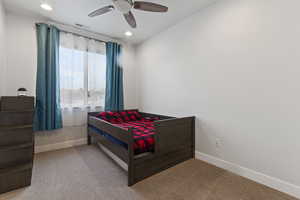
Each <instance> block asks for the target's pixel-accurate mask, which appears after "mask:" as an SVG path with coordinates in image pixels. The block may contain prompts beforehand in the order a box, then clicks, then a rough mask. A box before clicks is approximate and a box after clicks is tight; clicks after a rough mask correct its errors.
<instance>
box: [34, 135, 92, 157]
mask: <svg viewBox="0 0 300 200" xmlns="http://www.w3.org/2000/svg"><path fill="white" fill-rule="evenodd" d="M85 144H87V139H86V138H81V139H77V140H69V141H65V142H60V143H55V144H47V145H41V146H35V150H34V152H35V153H42V152H47V151H55V150H59V149H66V148H70V147H75V146H81V145H85Z"/></svg>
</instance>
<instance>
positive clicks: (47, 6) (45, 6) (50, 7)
mask: <svg viewBox="0 0 300 200" xmlns="http://www.w3.org/2000/svg"><path fill="white" fill-rule="evenodd" d="M41 8H43V9H44V10H47V11H52V10H53V8H52V6H51V5H50V4H48V3H46V2H44V3H42V4H41Z"/></svg>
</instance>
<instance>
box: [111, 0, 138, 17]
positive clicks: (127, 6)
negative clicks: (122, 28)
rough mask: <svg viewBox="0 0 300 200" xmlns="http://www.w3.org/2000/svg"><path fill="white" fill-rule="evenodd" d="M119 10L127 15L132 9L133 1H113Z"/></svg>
mask: <svg viewBox="0 0 300 200" xmlns="http://www.w3.org/2000/svg"><path fill="white" fill-rule="evenodd" d="M112 1H113V3H114V5H115V7H116V8H117V10H119V11H120V12H121V13H123V14H126V13H128V12H129V11H130V10H131V9H132V7H133V2H132V0H112Z"/></svg>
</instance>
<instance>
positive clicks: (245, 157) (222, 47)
mask: <svg viewBox="0 0 300 200" xmlns="http://www.w3.org/2000/svg"><path fill="white" fill-rule="evenodd" d="M299 8H300V1H298V0H287V1H282V0H268V1H261V0H224V1H219V2H218V3H216V4H214V5H212V6H210V7H208V8H205V9H203V10H201V11H200V12H199V13H197V14H195V15H193V16H191V17H189V18H187V19H185V20H184V21H182V22H180V23H178V24H177V25H175V26H173V27H171V28H169V29H168V30H166V31H164V32H162V33H160V34H159V35H156V36H154V37H153V38H152V39H150V40H148V41H146V42H145V43H143V44H141V45H140V46H139V47H138V48H137V57H138V61H139V62H138V65H137V66H138V68H139V73H138V76H139V82H138V85H139V90H138V91H139V103H140V108H141V109H142V110H143V111H148V112H154V113H162V114H169V115H175V116H188V115H195V116H197V124H196V126H197V127H196V140H197V141H196V143H197V144H196V149H197V151H199V152H202V153H205V154H209V155H211V156H214V157H217V158H221V159H223V160H225V161H229V162H232V163H235V164H237V165H240V166H243V167H246V168H249V169H252V170H255V171H257V172H260V173H263V174H265V175H269V176H271V177H275V178H278V179H281V180H283V181H287V182H289V183H291V184H294V185H298V186H300V173H299V169H300V156H299V152H300V143H299V141H300V134H299V133H300V123H299V116H300V106H299V105H300V104H299V103H300V90H299V89H300V79H299V74H300V67H299V66H300V26H299V19H300V12H299ZM218 140H219V141H220V142H219V143H220V147H219V148H217V147H216V141H218ZM299 191H300V188H299V187H298V192H299ZM298 194H299V196H300V193H298Z"/></svg>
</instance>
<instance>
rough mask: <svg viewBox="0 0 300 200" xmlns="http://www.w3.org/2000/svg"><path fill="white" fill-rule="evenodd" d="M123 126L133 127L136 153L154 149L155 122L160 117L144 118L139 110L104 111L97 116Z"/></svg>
mask: <svg viewBox="0 0 300 200" xmlns="http://www.w3.org/2000/svg"><path fill="white" fill-rule="evenodd" d="M97 117H99V118H101V119H103V120H105V121H108V122H110V123H113V124H115V125H117V126H119V127H122V128H131V127H132V131H133V135H134V136H133V137H134V152H135V154H139V153H144V152H152V151H154V144H155V140H154V137H153V136H154V134H155V129H154V124H153V122H154V121H155V120H159V118H143V117H142V115H141V114H140V113H139V112H137V111H122V112H102V113H99V115H98V116H97Z"/></svg>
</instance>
